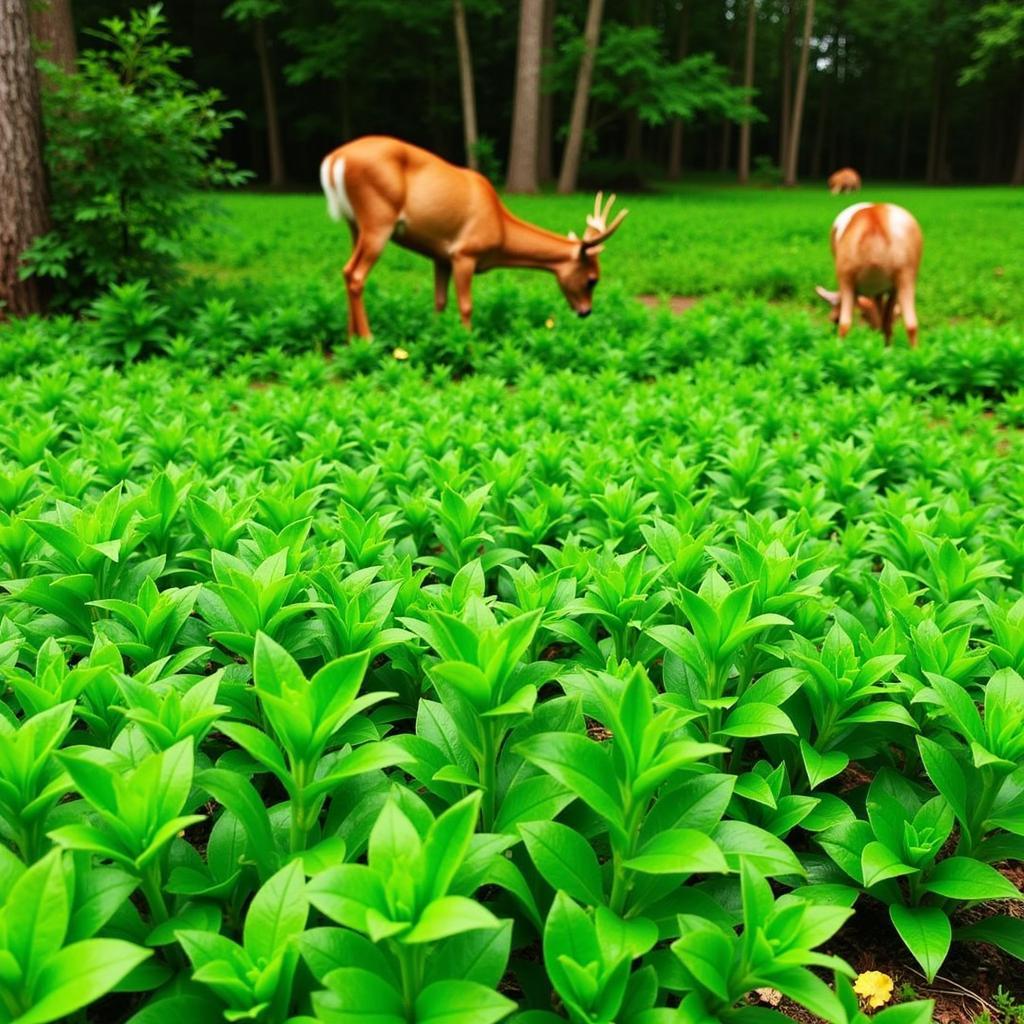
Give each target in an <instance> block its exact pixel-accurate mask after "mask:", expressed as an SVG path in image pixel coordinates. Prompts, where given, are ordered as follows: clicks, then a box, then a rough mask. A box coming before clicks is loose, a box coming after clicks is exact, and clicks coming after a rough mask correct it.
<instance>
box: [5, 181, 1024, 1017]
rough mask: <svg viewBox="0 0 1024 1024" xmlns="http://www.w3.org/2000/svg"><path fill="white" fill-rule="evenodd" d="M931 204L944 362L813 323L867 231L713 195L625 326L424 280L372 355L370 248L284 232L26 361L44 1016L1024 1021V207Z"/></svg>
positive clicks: (397, 259) (26, 660)
mask: <svg viewBox="0 0 1024 1024" xmlns="http://www.w3.org/2000/svg"><path fill="white" fill-rule="evenodd" d="M882 196H883V192H882V191H881V190H879V191H878V192H877V193H876V192H868V193H866V194H865V196H864V198H881V197H882ZM884 197H885V198H888V199H893V200H895V201H898V202H901V203H903V204H904V205H906V206H907V207H908V208H909V209H911V210H912V211H913V212H914V213H915V214H917V216H918V218H919V220H920V221H921V224H922V226H923V229H924V233H925V240H926V241H925V246H926V248H925V258H924V265H923V268H922V273H921V279H920V288H919V301H918V307H919V315H920V320H921V325H922V343H921V346H920V348H919V349H917V350H914V351H911V350H909V349H907V347H906V345H905V339H904V337H903V335H902V333H900V332H898V333H897V339H896V342H897V343H896V345H895V346H894V347H893V348H892V349H889V350H887V349H885V348H884V347H883V345H882V341H881V338H880V336H879V335H876V334H872V333H871V332H869V331H868V330H867V329H866V328H864V327H862V326H857V327H855V329H854V331H853V332H852V333H851V335H850V336H849V337H848V338H847V339H846V341H845V342H844V343H840V342H839V341H838V340H837V338H836V337H835V334H834V330H833V329H832V328H831V326H830V325H829V324H828V323H827V321H826V318H825V316H824V315H823V307H822V309H821V310H819V309H818V308H817V306H816V305H815V302H816V301H817V300H815V299H814V296H813V286H814V284H815V283H818V282H819V281H820V282H822V283H826V284H827V283H830V281H831V274H830V259H829V254H828V249H827V232H828V226H829V223H830V221H831V218H832V217H833V216H834V214H835V212H836V211H837V210H838V209H840V208H841V207H842V205H844V204H843V201H842V200H841V199H838V198H832V197H830V196H828V195H827V194H823V193H822V192H820V191H796V192H791V193H783V192H778V191H768V190H765V191H755V190H751V191H749V192H748V191H739V190H732V189H719V188H713V187H710V186H707V187H704V186H701V187H685V188H680V189H678V190H676V191H672V192H667V193H662V194H657V195H655V194H651V195H644V196H639V197H629V198H628V199H627V198H625V197H623V199H621V200H620V201H621V202H623V203H624V204H626V205H628V206H629V207H630V209H631V210H632V213H631V216H630V218H629V220H628V221H627V222H626V224H625V225H624V227H623V228H622V229H621V231H620V233H619V235H618V236H617V237H616V238H615V239H614V240H612V241H611V242H610V243H609V245H608V249H607V258H606V259H604V258H603V267H604V274H605V279H604V282H603V283H602V285H601V288H600V290H599V292H598V296H597V299H596V303H595V305H596V311H595V315H594V316H593V317H591V318H590V319H589V320H587V321H578V320H577V319H575V318H574V317H572V316H571V315H570V313H569V311H568V309H567V307H565V305H564V301H563V300H562V299H561V296H560V295H559V293H558V291H557V288H556V286H555V284H554V282H553V281H552V280H545V279H543V278H542V277H541V276H539V275H536V274H535V275H532V276H531V275H529V274H526V273H520V274H509V273H503V272H501V271H497V272H494V273H493V274H491V275H488V276H486V277H484V278H483V279H481V280H479V281H478V282H477V283H476V286H475V290H474V293H475V296H476V315H475V324H476V327H475V330H474V331H473V332H472V333H471V334H470V333H467V332H465V331H464V330H462V328H461V327H460V326H459V325H458V324H457V322H456V316H455V314H454V311H452V310H449V312H448V314H446V316H445V317H443V318H441V319H440V320H438V318H436V317H435V315H434V314H433V312H432V304H431V301H430V297H431V288H432V275H431V268H430V265H429V263H427V262H426V261H424V260H421V259H418V258H416V257H413V256H409V255H407V254H404V253H402V252H400V251H399V250H397V249H394V250H391V251H388V252H387V253H386V254H385V256H384V258H383V260H382V261H381V265H380V266H379V267H378V269H377V271H376V272H375V273H374V275H373V277H372V278H371V285H370V287H369V288H368V290H367V306H368V311H369V315H370V318H371V322H372V323H373V324H374V325H375V326H376V327H377V332H378V336H377V339H376V340H375V341H374V342H372V343H371V344H365V343H362V342H359V343H352V344H351V345H347V344H345V343H344V338H343V330H344V324H345V318H346V314H345V307H344V299H343V292H342V289H341V288H340V286H339V275H340V267H341V264H342V263H343V261H344V258H345V256H346V254H347V251H348V244H349V243H348V238H347V232H346V231H345V230H344V228H343V227H342V226H339V225H337V224H333V223H331V222H329V221H328V220H327V218H326V215H325V212H324V209H323V202H322V200H321V199H320V198H318V197H314V196H312V195H309V196H281V197H273V198H271V197H267V196H259V195H236V196H230V197H223V198H221V199H220V200H219V203H220V205H221V206H222V207H223V209H224V211H225V215H226V216H225V219H224V221H223V225H222V228H223V230H222V231H221V232H220V233H218V234H211V235H210V236H209V237H208V238H207V240H206V245H207V250H208V251H207V254H206V255H205V256H204V261H203V262H197V263H196V264H194V265H193V266H192V267H191V268H190V270H191V272H192V274H193V275H194V277H193V279H192V280H191V281H186V282H183V283H181V284H179V285H177V286H175V287H174V288H172V289H171V290H169V291H168V292H167V293H165V294H160V295H157V294H156V293H155V292H154V291H153V289H152V286H150V287H148V288H147V287H146V286H143V285H136V286H129V287H127V288H124V289H122V290H120V291H119V292H117V293H115V294H114V295H112V296H108V297H106V298H105V299H103V300H101V301H100V302H99V303H97V304H96V305H95V306H94V307H92V308H91V310H89V311H88V312H87V313H86V315H85V316H83V317H81V318H78V319H72V318H70V317H57V318H53V319H51V320H42V319H36V320H27V321H22V322H16V323H12V324H10V325H7V326H5V327H4V328H3V329H2V330H0V374H2V377H0V383H2V387H3V394H4V396H5V401H4V402H3V403H2V404H0V679H2V680H3V682H4V689H3V693H2V699H0V833H2V835H3V839H4V844H3V845H0V899H2V901H3V909H2V911H0V915H2V917H0V919H2V920H3V921H4V922H5V927H4V928H3V929H0V950H2V952H0V965H2V966H3V970H0V994H2V1000H0V1024H2V1022H4V1021H11V1022H13V1021H24V1022H25V1024H29V1022H31V1024H45V1022H46V1021H55V1020H68V1021H74V1022H79V1024H80V1022H86V1021H89V1022H94V1024H98V1022H101V1021H102V1022H104V1024H106V1022H125V1021H130V1022H132V1024H160V1022H165V1021H168V1020H175V1019H179V1018H183V1017H187V1019H188V1021H189V1024H206V1022H208V1021H209V1022H214V1021H221V1020H224V1019H229V1020H255V1021H258V1022H262V1024H286V1022H288V1024H312V1022H313V1021H325V1022H329V1024H354V1022H355V1021H357V1020H360V1021H363V1022H366V1021H368V1020H372V1021H373V1022H374V1024H496V1022H498V1021H500V1020H503V1019H506V1018H507V1019H509V1020H514V1021H516V1022H517V1024H565V1022H567V1021H568V1022H571V1024H613V1022H616V1024H707V1022H714V1021H719V1022H723V1024H733V1022H735V1024H762V1022H764V1024H768V1022H771V1021H777V1020H780V1019H782V1020H785V1019H786V1018H785V1017H783V1018H780V1017H779V1016H778V1014H775V1015H772V1011H771V1010H770V1009H769V1008H768V1006H769V1004H770V1002H771V998H773V995H780V994H781V995H782V996H785V999H784V1000H783V1001H782V1002H781V1004H780V1006H779V1012H780V1013H781V1012H783V1011H784V1012H785V1014H786V1015H787V1017H793V1018H795V1019H799V1020H804V1021H806V1020H808V1019H810V1018H808V1016H807V1012H809V1013H810V1014H812V1015H813V1019H823V1020H826V1021H829V1022H832V1024H866V1021H867V1020H868V1017H867V1016H866V1015H865V1014H864V1013H863V1012H862V1006H861V1004H859V1003H858V999H857V997H856V995H854V993H853V991H852V988H851V982H852V979H853V978H854V976H855V975H856V974H857V973H858V972H861V971H864V970H868V969H871V970H879V971H883V972H885V973H887V974H888V975H890V976H891V978H892V979H893V981H894V984H895V996H894V999H895V1001H896V1002H900V1003H904V1004H906V1005H903V1006H900V1007H899V1008H898V1009H892V1008H890V1009H889V1010H886V1011H882V1012H880V1013H879V1014H877V1015H874V1016H873V1017H872V1018H871V1019H877V1021H878V1022H879V1024H925V1022H927V1021H929V1020H931V1019H932V1005H931V1003H929V1002H921V1000H929V999H937V1000H939V1001H940V1002H941V1001H943V1000H946V1002H945V1003H943V1004H942V1005H943V1006H945V1007H947V1008H948V1006H950V1005H959V1003H950V1002H949V992H950V991H955V989H954V985H959V986H962V987H963V988H964V989H966V990H968V991H969V992H975V993H978V995H979V996H980V997H981V998H983V999H985V1000H987V1001H991V1000H992V999H994V998H995V994H994V993H995V990H996V987H997V986H1002V988H1003V990H1004V993H1008V994H1009V996H1010V997H1012V996H1016V997H1018V998H1022V997H1024V985H1022V984H1021V982H1020V962H1019V959H1018V958H1024V919H1022V918H1021V917H1020V916H1019V915H1020V900H1021V898H1022V897H1021V893H1020V891H1019V890H1018V888H1017V886H1016V884H1015V881H1014V880H1015V879H1017V878H1019V862H1021V861H1024V838H1022V837H1024V679H1022V676H1021V673H1024V513H1022V508H1024V461H1022V455H1024V442H1022V435H1021V427H1022V426H1024V333H1022V328H1021V322H1022V313H1024V287H1022V286H1024V276H1022V275H1024V267H1022V264H1021V260H1020V254H1021V252H1022V251H1024V206H1022V204H1021V202H1020V199H1019V195H1016V194H1014V193H1013V192H1011V191H1009V190H1001V189H985V190H959V191H937V190H936V191H925V190H920V189H918V190H915V189H907V188H901V189H892V190H885V192H884ZM858 198H859V197H858ZM588 203H589V201H588V199H587V197H572V198H567V199H561V198H558V199H556V198H551V197H538V198H532V199H528V200H527V199H523V200H519V199H517V200H515V201H514V202H513V203H512V204H511V205H512V206H513V208H514V209H515V210H516V212H519V213H521V214H522V215H524V216H526V217H530V218H532V219H535V220H536V221H538V222H540V223H543V224H545V225H546V226H549V227H553V228H554V227H558V228H560V229H562V230H569V229H570V228H573V227H575V228H576V230H577V231H578V230H580V228H581V227H582V221H583V215H584V214H585V212H586V211H587V209H588ZM648 293H654V294H658V295H662V296H669V295H684V296H692V297H699V298H700V299H701V301H700V302H698V303H697V304H696V306H695V307H694V308H692V309H691V310H689V311H688V312H687V313H685V314H684V315H682V316H678V315H675V314H673V313H671V312H669V311H667V310H656V311H651V310H649V309H647V308H646V307H645V306H644V305H642V304H641V303H640V302H638V301H636V298H635V297H636V296H637V295H640V294H648ZM549 319H551V320H553V324H552V325H550V326H549V325H548V323H547V321H548V320H549ZM399 344H400V345H402V346H403V347H405V348H406V349H407V350H408V352H409V358H408V360H403V361H398V360H396V359H395V358H394V356H393V349H394V346H395V345H399ZM40 908H44V909H43V910H42V911H40ZM25 921H32V922H33V923H34V925H33V927H32V928H28V927H25V926H23V925H21V924H19V923H20V922H25ZM40 921H45V927H43V926H41V925H39V924H38V922H40ZM26 936H30V938H28V937H26ZM82 964H86V965H88V971H87V975H86V980H84V981H83V974H82V970H81V969H80V965H82ZM936 978H937V979H938V980H936ZM950 979H951V981H950ZM759 991H760V992H761V995H758V992H759ZM766 992H767V993H769V995H765V994H764V993H766ZM957 998H958V997H957ZM775 1001H776V1002H778V999H776V1000H775ZM972 1005H973V1004H972ZM977 1005H981V1004H977ZM801 1006H802V1007H804V1008H805V1011H802V1010H799V1009H798V1007H801ZM226 1013H227V1014H229V1016H227V1017H226V1016H225V1014H226ZM801 1013H803V1016H800V1014H801ZM513 1015H515V1016H513ZM940 1019H946V1020H949V1019H957V1018H955V1017H954V1018H951V1017H948V1016H947V1017H942V1018H940Z"/></svg>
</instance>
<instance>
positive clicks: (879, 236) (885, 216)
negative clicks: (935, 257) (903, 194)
mask: <svg viewBox="0 0 1024 1024" xmlns="http://www.w3.org/2000/svg"><path fill="white" fill-rule="evenodd" d="M829 241H830V243H831V246H832V256H833V258H834V260H835V265H836V278H837V280H838V282H839V290H838V291H835V292H833V291H829V290H828V289H826V288H822V287H820V286H819V287H818V288H817V289H816V290H817V292H818V294H819V295H820V296H821V297H822V298H823V299H824V300H825V301H826V302H828V303H829V304H830V305H831V306H832V321H833V322H837V321H838V323H839V336H840V337H841V338H845V337H846V335H847V333H848V332H849V330H850V326H851V324H852V322H853V307H854V303H856V304H857V306H858V307H859V308H860V311H861V313H862V314H863V316H864V319H865V320H866V321H867V322H868V323H869V324H870V325H871V326H872V327H873V328H875V329H876V330H880V331H881V332H882V334H884V335H885V343H886V345H888V344H889V343H890V342H891V340H892V325H893V320H894V319H895V317H896V316H897V315H898V314H899V313H900V311H902V314H903V324H904V326H905V327H906V329H907V338H908V339H909V340H910V345H911V347H912V348H913V347H914V346H916V345H917V311H916V310H915V308H914V288H915V285H916V283H917V270H918V267H919V266H920V265H921V246H922V239H921V228H920V226H919V225H918V223H917V221H916V220H915V219H914V218H913V216H912V215H911V214H910V213H908V212H907V211H906V210H904V209H903V207H902V206H896V205H894V204H893V203H855V204H854V205H853V206H848V207H847V208H846V209H845V210H843V212H842V213H840V214H839V216H838V217H836V219H835V220H834V221H833V223H832V231H831V234H830V236H829ZM897 301H898V303H899V304H898V305H897Z"/></svg>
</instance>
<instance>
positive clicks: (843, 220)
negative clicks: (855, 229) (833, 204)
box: [832, 203, 873, 242]
mask: <svg viewBox="0 0 1024 1024" xmlns="http://www.w3.org/2000/svg"><path fill="white" fill-rule="evenodd" d="M871 205H873V204H872V203H854V204H853V206H848V207H847V208H846V209H845V210H843V212H842V213H840V214H839V216H838V217H836V219H835V220H834V221H832V230H833V231H834V232H835V237H836V241H837V242H838V241H839V239H840V238H842V237H843V233H844V232H845V231H846V229H847V228H848V227H849V226H850V221H851V220H853V215H854V214H855V213H857V212H858V211H859V210H866V209H867V208H868V207H869V206H871Z"/></svg>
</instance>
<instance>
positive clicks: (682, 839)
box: [625, 828, 729, 875]
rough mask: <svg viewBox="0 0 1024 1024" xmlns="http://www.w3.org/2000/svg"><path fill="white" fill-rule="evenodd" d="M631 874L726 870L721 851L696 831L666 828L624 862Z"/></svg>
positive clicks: (727, 867) (723, 872)
mask: <svg viewBox="0 0 1024 1024" xmlns="http://www.w3.org/2000/svg"><path fill="white" fill-rule="evenodd" d="M625 866H626V867H627V868H629V869H630V870H632V871H640V872H643V873H644V874H648V875H674V874H695V873H698V872H700V873H720V874H725V873H727V872H728V871H729V865H728V864H727V863H726V859H725V857H724V856H723V854H722V851H721V849H719V847H718V846H717V845H716V844H715V843H714V841H713V840H711V839H709V838H708V837H707V836H706V835H704V834H703V833H702V832H698V831H696V829H687V828H677V829H670V830H669V831H667V832H662V833H660V834H659V835H656V836H655V837H654V838H653V839H651V840H650V842H648V843H646V844H645V845H644V846H643V847H642V848H641V850H640V852H639V853H637V854H636V856H634V857H632V858H630V859H629V860H627V861H626V862H625Z"/></svg>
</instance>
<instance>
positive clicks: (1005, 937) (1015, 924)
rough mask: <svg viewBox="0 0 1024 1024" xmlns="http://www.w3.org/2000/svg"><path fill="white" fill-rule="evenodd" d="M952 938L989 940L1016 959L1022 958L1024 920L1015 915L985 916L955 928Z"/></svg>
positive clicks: (1023, 955)
mask: <svg viewBox="0 0 1024 1024" xmlns="http://www.w3.org/2000/svg"><path fill="white" fill-rule="evenodd" d="M954 938H956V939H958V940H963V941H965V942H989V943H991V944H992V945H993V946H998V947H999V948H1000V949H1003V950H1005V951H1006V952H1007V953H1009V954H1010V955H1011V956H1015V957H1016V958H1017V959H1018V960H1024V920H1021V919H1020V918H1017V917H1006V916H1004V915H1001V914H1000V915H998V916H996V917H986V918H985V920H983V921H978V922H977V923H976V924H970V925H967V926H966V927H965V928H957V930H956V932H955V933H954Z"/></svg>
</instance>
